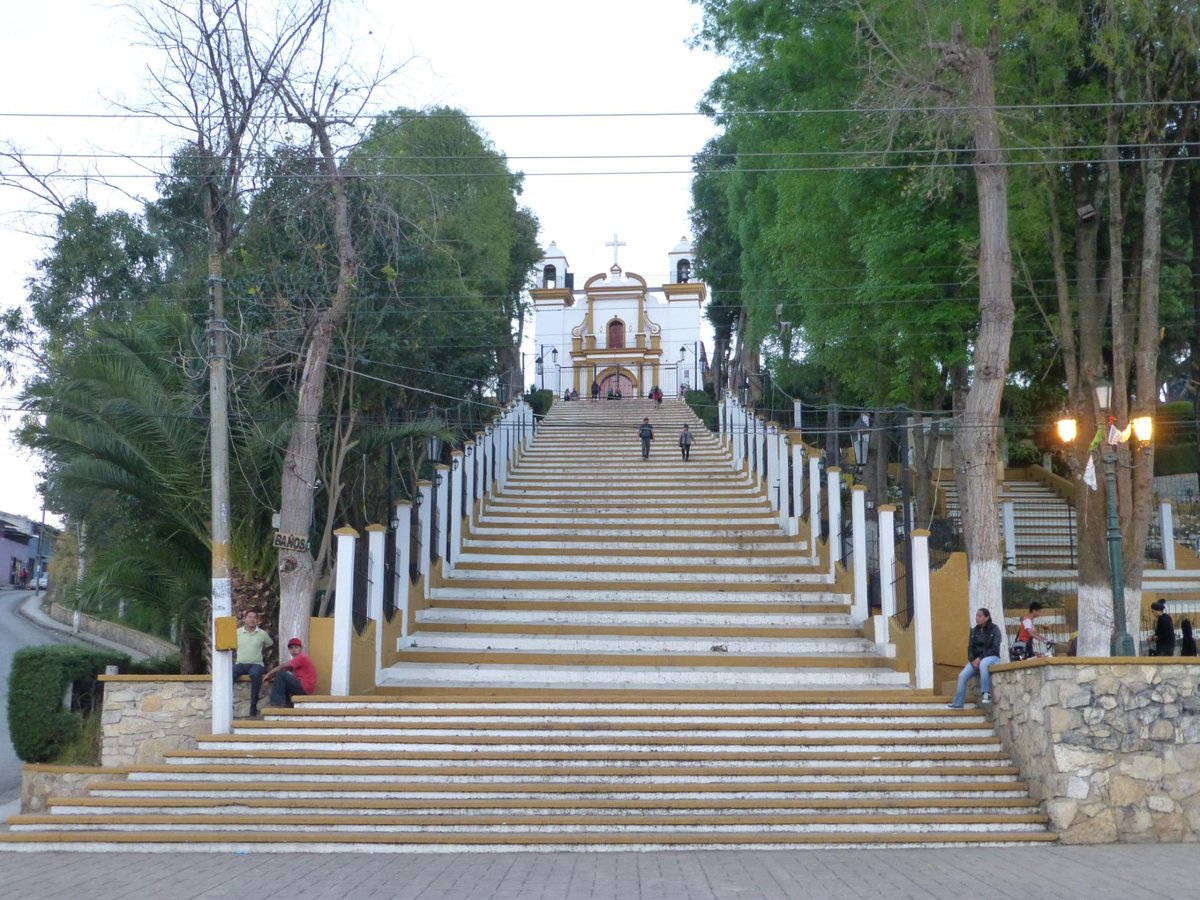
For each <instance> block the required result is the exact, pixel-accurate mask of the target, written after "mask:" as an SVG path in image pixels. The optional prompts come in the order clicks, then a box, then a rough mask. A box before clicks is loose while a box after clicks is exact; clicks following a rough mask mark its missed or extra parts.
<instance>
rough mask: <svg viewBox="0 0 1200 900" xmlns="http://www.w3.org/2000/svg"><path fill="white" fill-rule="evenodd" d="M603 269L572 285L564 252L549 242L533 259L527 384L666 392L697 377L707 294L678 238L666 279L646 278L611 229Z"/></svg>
mask: <svg viewBox="0 0 1200 900" xmlns="http://www.w3.org/2000/svg"><path fill="white" fill-rule="evenodd" d="M608 246H610V247H612V248H613V264H612V267H611V268H610V269H609V270H608V271H607V272H600V273H598V274H596V275H593V276H592V277H590V278H588V279H587V281H586V282H584V284H583V286H582V287H579V288H577V287H576V286H575V276H574V273H572V272H571V271H570V270H569V267H568V263H567V257H566V254H565V253H564V252H563V251H562V250H561V249H560V248H559V247H558V245H557V244H555V243H553V242H551V244H550V246H549V247H548V248H547V249H546V254H545V256H543V257H542V260H541V262H540V263H539V267H540V269H539V271H540V275H539V283H540V287H538V288H535V289H534V290H532V291H531V292H530V294H531V297H532V300H533V305H534V337H535V340H536V346H535V373H534V384H535V385H536V386H537V387H539V388H546V389H548V390H552V391H554V393H555V395H556V396H559V397H561V396H562V395H563V394H564V393H565V392H566V391H578V392H579V396H580V398H581V399H582V398H585V397H588V396H589V395H590V393H591V390H592V385H593V384H595V385H597V386H598V387H599V389H600V396H601V398H614V399H615V398H616V397H618V396H619V397H622V398H625V397H647V396H649V394H650V391H651V389H652V388H654V387H658V388H661V390H662V392H663V394H664V395H666V396H675V395H678V394H679V393H681V392H682V391H685V390H688V389H690V388H692V387H698V386H700V385H702V384H703V378H704V375H705V372H706V371H707V367H708V356H707V351H706V350H705V347H704V345H703V343H701V341H700V322H701V317H702V316H703V314H704V303H705V300H706V299H707V293H706V291H705V287H704V285H703V284H700V283H699V282H697V281H694V280H693V279H692V272H693V271H694V268H695V257H694V251H693V248H692V244H691V242H690V241H688V240H686V239H683V240H681V241H680V242H679V243H678V244H676V245H675V247H674V248H673V249H672V250H670V251H669V252H668V254H667V271H668V272H669V273H670V274H669V275H668V278H667V281H666V282H665V283H663V284H661V285H653V286H652V285H649V284H648V283H647V282H646V279H645V278H643V277H642V276H641V275H638V274H637V273H635V272H625V271H623V270H622V269H621V266H620V264H619V262H618V251H619V249H620V247H622V246H624V244H623V243H622V242H620V241H618V240H617V238H616V236H615V235H614V236H613V240H612V241H611V242H610V243H609V244H608Z"/></svg>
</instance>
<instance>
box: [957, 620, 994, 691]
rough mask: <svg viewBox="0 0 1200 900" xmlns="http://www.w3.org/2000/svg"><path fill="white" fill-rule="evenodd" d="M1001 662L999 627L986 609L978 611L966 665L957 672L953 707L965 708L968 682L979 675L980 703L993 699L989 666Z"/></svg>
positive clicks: (968, 642)
mask: <svg viewBox="0 0 1200 900" xmlns="http://www.w3.org/2000/svg"><path fill="white" fill-rule="evenodd" d="M998 662H1000V626H998V625H997V624H996V623H995V622H993V621H992V614H991V613H990V612H988V611H987V610H986V609H980V610H979V612H977V613H975V627H974V628H972V629H971V636H970V638H969V639H968V640H967V664H966V666H965V667H964V668H963V670H962V671H961V672H959V673H958V692H957V693H956V694H955V695H954V700H953V702H951V703H950V708H951V709H962V708H963V701H964V700H965V699H966V698H967V683H968V682H969V681H970V680H971V679H972V678H974V677H975V676H976V675H978V676H979V691H980V697H979V702H980V703H985V704H987V703H991V702H992V679H991V678H990V677H989V676H988V669H990V668H991V667H992V666H994V665H995V664H996V663H998Z"/></svg>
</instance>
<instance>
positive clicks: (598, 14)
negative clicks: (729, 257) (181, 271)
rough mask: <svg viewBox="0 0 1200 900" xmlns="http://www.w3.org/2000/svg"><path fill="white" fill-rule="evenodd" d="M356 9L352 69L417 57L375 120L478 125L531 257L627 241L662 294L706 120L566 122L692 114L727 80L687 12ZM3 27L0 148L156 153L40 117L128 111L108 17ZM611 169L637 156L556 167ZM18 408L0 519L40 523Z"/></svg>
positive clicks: (12, 241)
mask: <svg viewBox="0 0 1200 900" xmlns="http://www.w3.org/2000/svg"><path fill="white" fill-rule="evenodd" d="M365 6H366V15H364V16H363V17H362V18H361V19H360V20H359V21H358V23H356V24H351V23H350V22H349V21H348V20H346V19H344V18H339V19H338V21H339V22H340V23H342V24H341V25H340V26H339V30H341V31H343V32H344V33H343V35H342V36H343V37H348V36H352V39H353V40H354V42H355V44H354V45H355V47H356V48H357V47H362V48H363V52H364V54H365V58H364V64H372V63H373V62H374V60H375V58H376V55H377V54H378V52H379V48H380V47H382V49H383V53H384V54H385V58H386V59H387V60H388V61H390V62H397V63H398V62H401V61H403V60H405V59H408V58H409V57H413V60H412V61H411V62H409V63H408V65H406V67H405V70H404V72H403V74H402V76H401V77H400V78H399V79H397V80H396V81H395V82H394V83H392V84H391V85H390V86H389V88H388V89H387V93H386V98H385V103H384V105H386V106H388V107H395V106H411V107H425V106H431V105H438V104H444V105H449V106H455V107H458V108H461V109H464V110H465V111H466V112H467V113H468V114H470V115H472V116H476V117H478V118H477V122H478V123H479V125H480V126H481V127H482V129H483V130H484V131H485V132H486V133H487V134H488V135H489V136H490V137H491V139H492V141H493V142H494V144H495V146H496V148H497V149H498V150H500V151H501V152H503V153H505V154H507V155H508V157H509V159H510V168H512V169H514V170H521V171H524V172H525V173H527V177H526V180H525V192H524V194H523V197H522V201H523V202H524V203H525V205H527V206H529V207H530V208H531V209H532V210H533V211H534V213H535V214H536V215H537V216H538V218H539V219H540V221H541V223H542V231H541V234H540V239H541V242H542V245H543V247H544V246H546V245H547V244H549V242H550V241H551V240H554V241H556V242H557V243H558V245H559V247H560V248H562V249H563V251H564V252H565V253H566V254H567V258H568V260H569V262H570V266H571V270H572V271H574V272H575V273H576V274H577V276H578V277H579V278H580V279H586V278H587V277H588V276H590V275H592V274H595V273H596V272H600V271H603V270H606V269H607V267H608V266H609V265H610V264H611V262H612V250H611V249H610V248H607V247H605V246H604V244H605V242H606V241H610V240H612V235H613V234H614V232H615V233H618V234H619V235H620V240H622V241H624V242H625V243H626V244H627V246H625V247H623V248H621V264H622V267H623V268H625V269H626V270H632V271H635V272H638V273H640V274H642V275H644V276H645V277H646V278H647V279H648V280H649V281H650V283H651V284H654V283H656V282H661V281H663V280H666V258H667V252H668V251H669V250H670V249H671V248H672V247H673V246H674V245H675V243H676V242H677V241H678V240H679V238H680V236H682V235H685V234H689V233H690V228H689V224H688V217H687V213H688V208H689V206H690V194H689V185H690V176H689V175H688V174H687V172H688V170H689V169H690V157H691V155H692V154H693V153H695V152H696V151H697V150H699V149H700V147H701V146H702V145H703V144H704V142H705V141H706V140H707V139H708V138H709V137H710V136H711V135H712V133H713V129H712V127H711V125H710V123H709V122H708V120H706V119H704V118H703V117H700V116H696V115H676V116H646V115H642V116H628V117H625V116H623V117H606V118H578V117H568V116H566V115H564V114H580V113H607V114H612V113H642V114H645V113H694V111H695V108H696V104H697V102H698V101H699V99H700V97H701V95H702V94H703V92H704V90H705V89H706V88H707V87H708V85H709V84H710V83H711V82H712V80H713V78H714V77H715V76H716V75H717V74H718V73H719V72H720V71H721V68H722V65H721V63H720V61H718V60H717V59H716V58H714V57H712V56H710V55H708V54H705V53H702V52H701V51H698V50H691V49H689V48H688V47H687V46H686V45H687V40H688V38H689V37H690V36H691V34H692V32H693V30H694V28H695V26H696V24H697V23H698V21H699V10H698V9H697V8H696V7H694V6H693V5H692V3H691V2H690V0H606V2H604V3H580V2H562V0H556V2H549V0H513V2H508V3H497V2H495V0H459V2H453V0H450V2H445V0H443V2H440V3H430V2H428V0H418V2H414V0H390V2H388V0H366V2H365ZM350 8H352V5H351V4H347V9H350ZM4 18H5V23H4V28H3V30H2V31H0V83H2V84H5V85H7V86H8V89H7V90H6V91H5V99H4V100H3V101H0V123H2V124H0V129H2V130H0V139H3V140H7V141H9V142H11V143H12V144H14V145H15V146H16V147H17V148H19V149H21V150H22V151H25V152H27V153H46V154H56V153H61V154H63V158H62V159H61V160H59V161H57V162H56V161H55V160H54V159H52V158H42V159H38V158H34V159H33V161H34V162H37V163H41V164H43V165H44V166H45V168H47V169H49V168H52V167H56V168H58V169H60V170H62V171H64V172H74V173H76V174H78V173H84V172H90V173H92V174H95V173H96V172H99V173H101V174H104V175H112V174H125V175H129V174H132V173H133V170H131V169H129V168H128V165H127V164H123V163H121V162H119V161H116V160H108V159H99V160H97V159H95V158H88V155H91V154H95V153H97V152H100V153H115V154H123V153H128V154H136V153H143V152H146V150H145V148H147V147H152V148H155V149H158V148H165V147H168V146H169V143H168V141H169V140H170V136H169V135H168V134H165V133H164V132H163V131H162V126H161V125H158V124H157V123H153V124H142V125H141V126H136V127H135V126H133V125H131V124H129V123H128V122H124V121H121V120H115V119H104V118H101V119H91V120H87V119H81V118H77V117H73V116H67V117H63V118H52V117H50V116H49V115H48V114H55V113H57V114H81V113H93V114H107V113H112V112H114V111H115V107H114V105H113V103H112V100H114V99H117V98H126V99H128V100H129V101H130V102H131V105H132V104H134V102H135V101H136V100H137V99H138V98H139V97H140V96H142V95H143V94H142V91H143V87H142V85H143V73H144V72H145V68H146V65H147V64H148V63H149V62H150V60H151V58H150V57H148V56H147V54H146V52H145V51H144V50H143V49H142V48H140V47H137V46H134V45H133V42H132V32H131V30H130V29H129V27H128V24H127V23H128V19H127V14H126V13H125V11H124V10H123V9H122V8H121V4H119V3H92V4H88V3H84V2H80V0H38V2H36V3H28V4H24V3H23V4H15V3H10V4H8V5H7V8H6V9H5V15H4ZM14 113H28V114H33V115H31V116H14V115H13V114H14ZM71 154H83V155H84V156H83V157H82V158H73V157H71V156H70V155H71ZM606 155H620V156H630V155H640V156H643V157H646V158H641V159H626V160H620V159H603V158H592V159H566V158H564V157H568V156H594V157H602V156H606ZM655 156H662V157H664V158H658V159H656V158H651V157H655ZM535 157H550V158H535ZM6 171H8V167H7V166H6ZM615 172H620V173H622V174H612V173H615ZM637 172H656V173H673V174H653V175H651V174H633V173H637ZM584 173H593V174H584ZM596 173H599V174H596ZM606 173H607V174H606ZM120 184H121V185H122V186H123V187H124V188H125V189H126V190H127V191H128V192H129V193H132V194H136V195H142V196H144V195H146V194H147V193H148V192H150V191H151V190H152V189H153V182H152V180H151V179H138V178H125V179H122V180H121V181H120ZM57 187H58V189H59V191H60V193H62V194H65V195H69V196H74V195H76V194H78V193H82V192H83V191H84V190H85V189H89V188H90V191H89V192H90V194H91V196H92V198H93V199H94V200H96V201H97V203H98V204H100V205H101V206H102V207H104V206H107V205H113V204H117V203H121V202H122V201H121V200H120V198H119V197H116V196H115V195H113V194H112V193H111V192H109V191H107V190H105V189H104V188H101V187H99V186H96V185H95V184H94V183H93V184H92V185H90V186H89V184H88V183H87V182H85V181H82V180H76V181H63V182H60V183H58V185H57ZM126 202H127V201H126ZM33 205H34V201H33V199H32V198H31V197H29V196H28V195H25V194H23V193H21V192H20V191H18V190H15V189H12V188H7V189H5V190H2V191H0V307H3V308H7V307H9V306H11V305H13V304H14V303H17V302H21V301H22V300H23V298H24V296H25V281H26V279H27V278H28V277H29V276H30V275H32V274H33V272H34V269H33V262H34V260H36V259H37V258H39V257H40V256H41V255H43V254H44V253H45V251H46V247H47V245H46V244H45V243H44V242H43V241H40V240H37V239H35V238H33V237H30V236H27V235H26V234H24V233H23V232H24V231H29V230H33V231H38V230H42V231H44V230H45V229H46V228H47V227H48V226H49V225H51V224H52V223H51V222H50V221H49V220H46V219H44V218H40V219H39V217H37V216H32V217H31V216H29V215H27V214H25V213H26V211H28V210H29V209H30V208H31V207H32V206H33ZM577 283H581V280H580V281H577ZM13 393H14V392H13V390H12V389H11V388H0V429H2V430H3V432H4V437H3V440H2V443H0V510H3V511H6V512H12V513H18V514H24V515H29V516H36V515H38V514H39V513H40V509H41V500H40V497H39V496H38V495H37V493H36V489H35V482H36V478H35V476H34V474H33V473H34V470H35V469H36V461H34V460H31V459H29V458H28V457H27V456H25V455H24V453H23V451H21V450H20V449H18V448H16V447H15V446H13V445H12V444H11V442H10V441H8V440H7V433H8V432H9V431H10V430H11V428H12V427H13V425H14V424H15V421H16V417H15V416H14V414H13V413H12V411H11V410H12V408H13V406H14V403H13Z"/></svg>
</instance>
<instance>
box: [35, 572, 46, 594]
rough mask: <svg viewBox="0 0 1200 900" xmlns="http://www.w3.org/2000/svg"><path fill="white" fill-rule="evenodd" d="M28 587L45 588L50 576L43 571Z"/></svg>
mask: <svg viewBox="0 0 1200 900" xmlns="http://www.w3.org/2000/svg"><path fill="white" fill-rule="evenodd" d="M30 587H32V588H34V589H36V590H39V591H44V590H46V589H47V588H48V587H50V576H49V575H47V574H46V573H45V572H43V573H42V574H41V575H39V576H38V577H37V579H36V580H35V581H34V583H33V584H31V585H30Z"/></svg>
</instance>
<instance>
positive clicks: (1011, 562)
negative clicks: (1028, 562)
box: [1000, 500, 1017, 575]
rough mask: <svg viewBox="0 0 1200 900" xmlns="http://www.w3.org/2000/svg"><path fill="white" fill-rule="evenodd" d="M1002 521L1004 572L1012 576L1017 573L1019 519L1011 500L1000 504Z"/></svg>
mask: <svg viewBox="0 0 1200 900" xmlns="http://www.w3.org/2000/svg"><path fill="white" fill-rule="evenodd" d="M1000 520H1001V522H1002V524H1003V527H1004V571H1005V572H1006V573H1008V574H1009V575H1011V574H1012V573H1013V572H1015V571H1017V518H1016V514H1015V511H1014V509H1013V502H1012V501H1011V500H1005V501H1004V502H1003V503H1001V504H1000Z"/></svg>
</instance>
